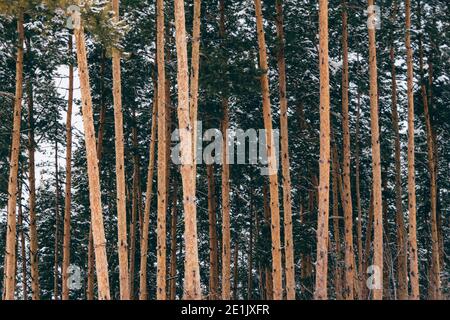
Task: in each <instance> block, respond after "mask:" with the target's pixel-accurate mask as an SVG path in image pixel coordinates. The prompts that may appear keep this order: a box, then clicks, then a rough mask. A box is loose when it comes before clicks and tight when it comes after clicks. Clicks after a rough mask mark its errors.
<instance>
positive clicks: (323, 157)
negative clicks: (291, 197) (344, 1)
mask: <svg viewBox="0 0 450 320" xmlns="http://www.w3.org/2000/svg"><path fill="white" fill-rule="evenodd" d="M328 59H329V58H328V1H327V0H320V1H319V64H320V160H319V169H320V179H319V208H318V221H317V224H318V226H317V261H316V287H315V292H314V298H315V299H316V300H326V299H327V297H328V293H327V279H328V277H327V276H328V275H327V273H328V272H327V269H328V216H329V202H330V84H329V81H330V74H329V62H328Z"/></svg>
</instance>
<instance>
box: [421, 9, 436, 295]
mask: <svg viewBox="0 0 450 320" xmlns="http://www.w3.org/2000/svg"><path fill="white" fill-rule="evenodd" d="M417 5H418V13H417V16H418V30H420V31H419V66H420V89H421V94H422V103H423V114H424V118H425V128H426V133H427V157H428V171H429V173H430V208H431V212H430V216H431V219H430V224H431V273H430V276H431V279H430V289H431V290H429V292H430V296H429V298H430V299H433V300H439V299H440V298H441V279H440V273H441V271H440V269H441V267H440V259H439V235H438V227H437V177H436V161H435V154H434V139H433V128H432V124H431V117H430V110H429V109H430V107H429V100H428V98H429V97H428V94H427V87H426V78H425V71H424V48H423V30H422V7H421V3H420V1H419V2H418V4H417Z"/></svg>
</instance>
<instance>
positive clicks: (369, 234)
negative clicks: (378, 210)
mask: <svg viewBox="0 0 450 320" xmlns="http://www.w3.org/2000/svg"><path fill="white" fill-rule="evenodd" d="M367 221H368V222H367V227H366V243H365V244H364V265H363V271H364V277H363V278H362V285H363V290H362V292H363V299H364V300H368V299H369V292H368V289H369V288H368V287H367V276H366V274H365V272H366V271H367V267H368V266H369V265H370V263H369V262H370V248H371V243H372V234H373V222H374V221H373V194H372V193H371V194H370V206H369V214H368V217H367Z"/></svg>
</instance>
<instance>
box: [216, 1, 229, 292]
mask: <svg viewBox="0 0 450 320" xmlns="http://www.w3.org/2000/svg"><path fill="white" fill-rule="evenodd" d="M219 13H220V17H219V36H220V38H221V39H222V41H224V40H225V36H226V35H225V1H224V0H220V2H219ZM225 63H226V62H225V61H224V62H223V64H224V65H225ZM222 112H223V119H222V134H223V148H222V149H223V151H222V299H223V300H230V299H231V239H230V166H229V161H228V157H229V154H228V148H227V146H228V143H229V139H228V138H229V137H228V134H227V130H228V126H229V115H228V98H227V97H226V95H225V94H222Z"/></svg>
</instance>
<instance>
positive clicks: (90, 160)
mask: <svg viewBox="0 0 450 320" xmlns="http://www.w3.org/2000/svg"><path fill="white" fill-rule="evenodd" d="M75 39H76V46H77V61H78V73H79V77H80V88H81V101H82V113H83V126H84V135H85V143H86V159H87V168H88V178H89V201H90V207H91V225H92V238H93V242H92V243H93V251H94V253H95V264H96V271H97V282H98V297H99V299H100V300H109V299H110V291H109V279H108V260H107V257H106V239H105V230H104V225H103V213H102V205H101V194H100V175H99V168H98V158H97V150H96V141H95V130H94V117H93V112H92V97H91V88H90V84H89V70H88V65H87V54H86V43H85V35H84V29H83V27H82V26H79V27H78V28H77V29H75Z"/></svg>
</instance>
